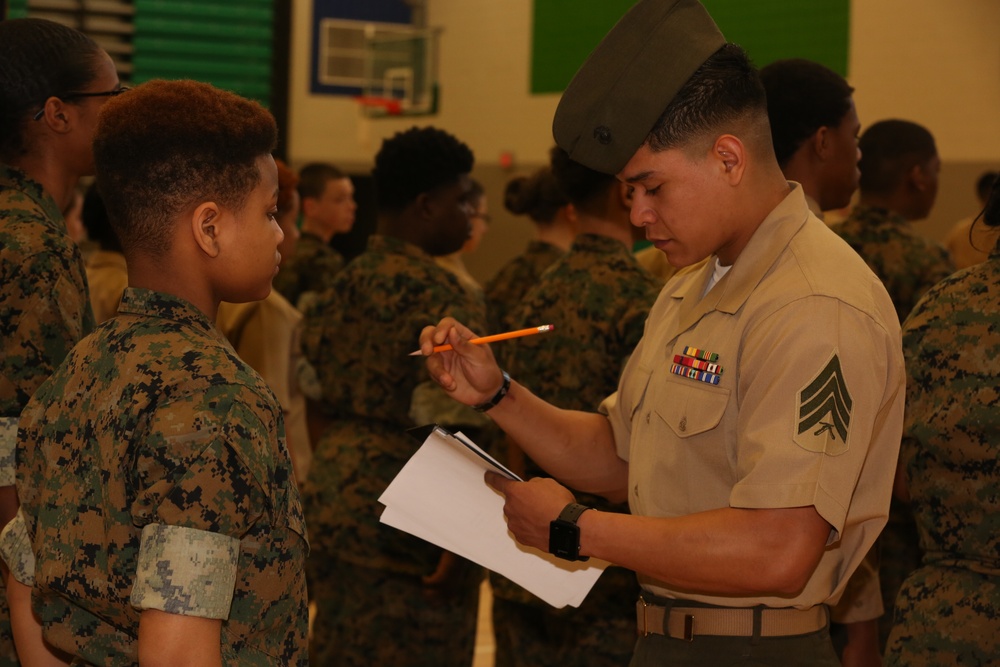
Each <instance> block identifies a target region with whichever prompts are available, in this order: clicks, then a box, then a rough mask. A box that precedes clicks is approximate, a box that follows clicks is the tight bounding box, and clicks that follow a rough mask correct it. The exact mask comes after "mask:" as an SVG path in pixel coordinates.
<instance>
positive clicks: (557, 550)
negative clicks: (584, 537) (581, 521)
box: [549, 520, 580, 560]
mask: <svg viewBox="0 0 1000 667" xmlns="http://www.w3.org/2000/svg"><path fill="white" fill-rule="evenodd" d="M549 551H550V552H551V553H552V554H553V555H555V556H558V557H559V558H565V559H567V560H576V559H577V558H579V556H580V527H579V526H577V525H576V524H573V523H569V522H568V521H559V520H556V521H553V522H552V523H550V524H549Z"/></svg>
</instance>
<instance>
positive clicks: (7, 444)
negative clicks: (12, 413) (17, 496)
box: [0, 417, 18, 486]
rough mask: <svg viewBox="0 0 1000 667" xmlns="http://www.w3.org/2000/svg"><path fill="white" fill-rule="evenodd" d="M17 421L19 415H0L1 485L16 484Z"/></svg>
mask: <svg viewBox="0 0 1000 667" xmlns="http://www.w3.org/2000/svg"><path fill="white" fill-rule="evenodd" d="M17 421H18V419H17V417H0V486H14V481H15V479H14V476H15V472H16V471H17V461H16V459H15V458H14V452H15V451H16V450H17Z"/></svg>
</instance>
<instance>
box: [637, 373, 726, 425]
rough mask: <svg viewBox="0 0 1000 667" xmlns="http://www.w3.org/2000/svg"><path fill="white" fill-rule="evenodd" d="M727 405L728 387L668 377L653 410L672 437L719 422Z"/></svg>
mask: <svg viewBox="0 0 1000 667" xmlns="http://www.w3.org/2000/svg"><path fill="white" fill-rule="evenodd" d="M727 405H729V389H722V388H719V387H710V386H707V385H706V386H704V387H701V386H699V385H698V384H696V383H695V381H693V380H688V381H683V380H674V379H670V380H669V381H668V382H667V383H666V387H665V391H664V392H663V395H662V399H661V400H660V401H658V402H657V404H656V407H655V408H654V410H653V411H654V412H655V413H656V416H657V417H659V418H660V420H662V421H663V423H664V424H666V425H667V427H668V428H669V429H670V431H671V432H672V433H673V434H674V435H675V436H676V437H678V438H691V437H693V436H696V435H701V434H703V433H707V432H708V431H711V430H713V429H715V428H716V427H717V426H719V424H720V423H721V422H722V418H723V416H724V415H725V414H726V406H727Z"/></svg>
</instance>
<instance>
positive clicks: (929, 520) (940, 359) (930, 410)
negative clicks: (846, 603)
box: [884, 186, 1000, 667]
mask: <svg viewBox="0 0 1000 667" xmlns="http://www.w3.org/2000/svg"><path fill="white" fill-rule="evenodd" d="M983 222H985V224H986V226H987V227H988V228H990V229H1000V188H997V187H996V186H994V188H993V193H992V197H991V198H990V200H989V202H988V203H987V205H986V209H985V212H984V214H983ZM977 224H979V223H978V222H977ZM998 294H1000V245H998V246H996V247H994V249H993V252H992V253H991V254H990V257H989V259H988V260H987V261H986V262H985V263H982V264H978V265H975V266H972V267H970V268H968V269H964V270H962V271H960V272H958V273H956V274H954V275H952V276H950V277H948V278H946V279H945V280H944V281H943V282H941V283H938V284H937V285H936V286H935V287H933V288H932V289H931V290H930V291H929V292H928V293H927V295H926V296H925V297H924V298H923V299H922V300H921V301H920V302H919V303H918V304H917V307H916V308H915V309H914V311H913V313H912V314H911V315H910V317H909V319H908V320H907V321H906V323H905V324H904V325H903V352H904V355H905V357H906V372H907V378H908V380H907V383H906V423H905V430H904V437H903V446H902V449H901V450H900V464H901V466H903V467H904V470H905V475H904V479H905V487H906V489H905V490H904V495H905V491H908V494H909V500H910V502H911V503H912V507H913V513H914V516H915V517H916V520H917V529H918V532H919V534H920V545H921V547H922V548H923V550H924V559H923V563H922V565H921V566H920V567H919V569H917V570H915V571H914V572H912V573H911V574H910V576H909V577H907V579H906V581H905V582H904V583H903V586H902V588H901V589H900V591H899V596H898V597H897V598H896V614H895V619H894V625H893V627H892V633H891V634H890V636H889V644H888V647H887V650H886V655H885V663H884V664H885V665H887V666H889V667H903V666H906V667H931V666H934V667H951V666H952V665H994V664H996V662H997V659H998V656H1000V559H998V555H1000V530H998V525H1000V468H998V466H997V462H998V461H1000V422H998V420H997V415H998V413H997V402H998V401H1000V302H998V298H997V295H998Z"/></svg>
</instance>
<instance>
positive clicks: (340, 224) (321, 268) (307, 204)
mask: <svg viewBox="0 0 1000 667" xmlns="http://www.w3.org/2000/svg"><path fill="white" fill-rule="evenodd" d="M298 191H299V202H300V205H301V207H302V232H301V236H300V237H299V242H298V244H297V245H296V246H295V252H294V253H293V254H292V256H291V257H288V258H287V259H286V261H285V262H283V263H282V266H281V271H280V272H279V273H278V277H277V278H275V279H274V288H275V289H276V290H278V291H279V292H280V293H281V295H282V296H283V297H285V298H286V299H288V302H289V303H291V304H292V305H293V306H296V307H298V308H299V309H300V310H303V309H305V308H306V307H307V306H308V304H309V302H310V300H312V299H314V298H316V295H318V294H319V293H320V292H322V291H323V290H325V289H326V288H328V287H329V286H330V284H331V283H332V282H333V278H334V276H335V275H337V272H338V271H340V269H342V268H343V267H344V258H343V257H341V255H340V253H339V252H337V251H336V250H334V249H333V248H331V247H330V239H332V238H333V237H334V235H336V234H345V233H347V232H349V231H351V228H352V227H353V226H354V212H355V211H356V210H357V208H358V206H357V204H355V203H354V184H353V183H351V179H350V178H348V176H347V174H345V173H343V172H342V171H340V170H339V169H337V168H336V167H334V166H333V165H332V164H326V163H322V162H316V163H313V164H307V165H306V166H305V167H303V168H302V170H301V171H300V172H299V185H298ZM303 295H305V301H303V302H301V303H300V299H302V297H303Z"/></svg>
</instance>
